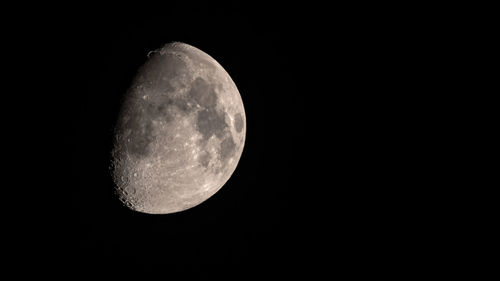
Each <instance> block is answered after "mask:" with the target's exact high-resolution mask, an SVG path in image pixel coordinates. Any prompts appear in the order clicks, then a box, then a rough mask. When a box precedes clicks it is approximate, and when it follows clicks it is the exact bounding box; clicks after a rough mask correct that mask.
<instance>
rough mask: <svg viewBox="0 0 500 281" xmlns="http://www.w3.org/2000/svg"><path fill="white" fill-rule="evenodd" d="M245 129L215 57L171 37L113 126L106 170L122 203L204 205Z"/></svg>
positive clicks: (154, 207)
mask: <svg viewBox="0 0 500 281" xmlns="http://www.w3.org/2000/svg"><path fill="white" fill-rule="evenodd" d="M245 134H246V117H245V110H244V108H243V102H242V100H241V96H240V93H239V92H238V89H237V88H236V85H235V84H234V82H233V80H232V79H231V77H230V76H229V74H228V73H227V72H226V71H225V70H224V68H222V66H221V65H220V64H219V63H218V62H217V61H215V59H213V58H212V57H211V56H209V55H208V54H206V53H204V52H203V51H201V50H199V49H197V48H195V47H193V46H190V45H187V44H184V43H177V42H176V43H170V44H166V45H165V46H163V48H161V49H158V50H156V51H153V52H151V53H150V55H149V58H148V59H147V61H146V63H145V64H144V65H143V66H142V67H141V68H140V69H139V71H138V72H137V75H136V77H135V78H134V80H133V82H132V84H131V86H130V88H129V90H128V91H127V93H126V95H125V97H124V100H123V104H122V108H121V110H120V114H119V116H118V120H117V123H116V127H115V135H114V144H113V150H112V153H111V156H112V176H113V180H114V182H115V186H116V191H117V195H118V197H119V199H120V201H122V202H123V203H124V204H125V205H126V206H128V207H129V208H131V209H132V210H135V211H139V212H143V213H149V214H168V213H174V212H179V211H183V210H186V209H189V208H191V207H194V206H196V205H198V204H200V203H202V202H203V201H205V200H207V199H208V198H210V197H211V196H212V195H213V194H215V193H216V192H217V191H218V190H219V189H220V188H221V187H222V186H223V185H224V184H225V183H226V182H227V181H228V179H229V177H230V176H231V175H232V173H233V172H234V170H235V169H236V166H237V164H238V161H239V159H240V157H241V153H242V151H243V146H244V143H245Z"/></svg>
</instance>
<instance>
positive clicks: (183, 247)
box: [68, 4, 305, 280]
mask: <svg viewBox="0 0 500 281" xmlns="http://www.w3.org/2000/svg"><path fill="white" fill-rule="evenodd" d="M149 9H153V10H156V9H155V7H149ZM246 9H247V8H246V7H244V6H238V5H233V6H224V5H219V6H212V5H209V4H205V5H201V6H192V7H189V6H180V5H179V6H177V5H175V4H173V5H172V6H170V7H164V8H162V10H161V12H159V11H152V12H151V13H148V14H147V15H138V14H139V13H140V12H139V11H137V12H132V13H130V12H127V13H124V14H120V13H118V12H109V13H105V12H103V13H100V12H96V13H90V14H88V15H83V16H79V17H78V19H77V20H75V19H72V22H74V26H71V30H70V32H71V38H75V39H77V41H76V42H74V43H75V45H74V47H72V48H75V52H76V51H78V52H79V53H80V54H82V55H81V56H78V57H75V58H74V59H73V60H72V61H71V63H72V64H74V67H73V68H71V71H74V69H76V71H77V72H76V73H75V75H74V77H73V79H74V80H75V83H77V84H78V85H80V87H78V88H77V89H72V92H71V93H68V94H69V95H71V96H72V98H71V102H72V103H74V106H73V107H72V108H73V109H76V110H72V111H71V113H70V116H71V118H72V120H73V121H71V126H74V127H73V128H71V129H73V130H72V135H71V137H70V139H69V140H70V143H71V144H72V146H73V149H72V150H71V157H72V161H71V165H72V176H73V177H74V181H73V182H72V184H71V185H69V186H68V188H71V189H72V190H71V200H72V201H71V202H72V208H73V209H72V212H73V216H72V221H71V224H72V226H73V227H74V229H73V230H74V232H73V234H74V239H71V240H70V241H71V245H70V247H71V249H72V258H73V259H74V264H72V265H71V266H75V267H76V268H75V270H82V271H86V272H108V273H112V272H114V271H121V270H123V269H125V270H126V271H132V272H137V273H145V274H150V273H158V272H165V278H166V280H169V278H168V277H169V275H170V274H171V276H170V277H172V278H174V277H173V276H183V275H186V276H199V277H205V276H210V275H212V274H213V275H214V276H217V275H218V274H220V273H221V272H222V273H224V274H229V275H230V276H231V274H244V275H252V274H257V275H260V274H263V273H264V272H266V271H269V270H272V271H274V272H275V274H279V272H280V271H282V270H290V269H288V268H286V267H287V263H290V262H291V261H292V259H297V258H299V257H297V256H295V253H294V251H296V250H297V249H298V247H300V246H301V244H302V243H304V241H300V238H299V237H298V236H297V234H298V233H300V232H302V231H303V230H302V229H300V228H301V226H300V224H299V221H298V216H299V213H300V212H301V210H300V209H301V208H300V207H298V206H297V205H296V204H297V202H293V201H292V192H293V189H295V188H297V187H298V186H299V185H300V184H301V181H302V178H301V177H300V174H301V171H300V168H299V167H301V166H302V163H301V153H302V152H301V148H300V147H301V145H302V144H301V143H300V140H301V138H302V136H303V134H304V133H305V132H304V130H305V124H304V123H305V122H304V120H303V119H302V115H303V114H304V110H302V109H301V106H302V105H301V104H300V100H299V99H298V94H299V93H298V88H297V85H296V83H297V80H298V79H300V77H299V72H297V71H296V70H295V68H296V67H297V64H295V62H296V60H300V59H301V57H300V56H299V55H298V54H297V53H296V51H297V49H296V48H294V47H292V48H291V47H290V45H289V44H291V41H290V40H291V39H292V38H291V37H290V36H293V34H292V33H293V31H294V30H293V28H294V26H293V25H291V24H292V23H291V22H288V21H283V19H284V18H285V16H279V15H276V11H267V12H266V10H265V9H262V10H261V9H252V10H246ZM282 11H283V12H286V10H282ZM290 20H291V19H290ZM297 39H298V38H297ZM173 41H180V42H185V43H188V44H191V45H193V46H196V47H198V48H200V49H201V50H203V51H205V52H206V53H208V54H210V55H211V56H212V57H214V58H216V60H217V61H218V62H219V63H220V64H221V65H223V67H224V68H225V69H226V71H227V72H228V73H229V74H230V75H231V77H232V79H233V80H234V82H235V83H236V85H237V86H238V89H239V91H240V93H241V96H242V99H243V102H244V106H245V110H246V114H247V138H246V144H245V149H244V152H243V155H242V157H241V160H240V163H239V165H238V167H237V170H236V171H235V173H234V174H233V176H232V177H231V178H230V180H229V181H228V182H227V184H226V185H225V186H224V187H223V188H222V189H221V190H220V191H219V192H218V193H216V194H215V195H214V196H213V197H211V198H210V199H209V200H207V201H206V202H204V203H203V204H201V205H199V206H197V207H195V208H192V209H190V210H187V211H185V212H181V213H175V214H170V215H146V214H141V213H137V212H133V211H131V210H129V209H127V208H126V207H123V206H122V205H121V203H120V202H119V201H118V200H117V199H116V198H115V197H114V195H113V184H112V180H111V177H110V174H109V170H108V167H109V164H110V163H109V151H110V149H111V139H112V128H113V124H114V122H115V118H116V116H117V112H118V109H119V105H120V103H119V101H120V98H121V97H122V95H123V94H124V93H125V91H126V89H127V87H128V85H129V83H130V81H131V79H132V78H133V76H134V75H135V72H136V70H137V68H138V67H139V66H140V65H141V64H142V63H144V61H145V59H146V54H147V53H148V52H149V51H150V50H154V49H156V48H159V47H161V46H162V45H163V44H165V43H168V42H173ZM298 63H300V62H298ZM76 65H77V66H76ZM75 90H76V91H75ZM302 258H303V257H300V259H302ZM80 266H83V268H84V269H81V268H80ZM122 273H123V272H122ZM177 274H179V275H177ZM236 276H237V275H236ZM172 280H176V279H175V278H174V279H172Z"/></svg>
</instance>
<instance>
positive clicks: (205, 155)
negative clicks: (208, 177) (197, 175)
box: [199, 152, 210, 168]
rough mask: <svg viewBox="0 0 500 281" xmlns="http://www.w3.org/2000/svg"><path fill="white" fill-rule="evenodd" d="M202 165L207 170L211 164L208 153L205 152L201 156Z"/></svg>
mask: <svg viewBox="0 0 500 281" xmlns="http://www.w3.org/2000/svg"><path fill="white" fill-rule="evenodd" d="M199 159H200V160H199V161H200V164H201V165H202V166H203V167H205V168H208V164H210V154H209V153H207V152H203V153H202V154H201V155H200V158H199Z"/></svg>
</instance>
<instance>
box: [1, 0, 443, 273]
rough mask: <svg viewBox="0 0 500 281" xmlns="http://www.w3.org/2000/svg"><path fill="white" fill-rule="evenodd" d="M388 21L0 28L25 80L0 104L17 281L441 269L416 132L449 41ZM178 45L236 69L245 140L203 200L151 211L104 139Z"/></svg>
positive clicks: (172, 7) (94, 14)
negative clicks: (122, 198) (227, 173)
mask: <svg viewBox="0 0 500 281" xmlns="http://www.w3.org/2000/svg"><path fill="white" fill-rule="evenodd" d="M389 8H391V7H385V6H378V5H372V6H367V5H353V7H340V6H326V5H325V6H317V5H314V4H313V3H307V5H305V4H301V3H297V4H291V3H276V4H274V5H269V4H266V5H257V4H245V5H240V4H233V5H224V4H212V3H210V4H208V3H207V4H199V3H197V4H194V3H192V4H179V3H175V2H170V1H167V2H164V3H163V4H162V5H159V6H158V5H156V6H155V5H145V4H144V5H138V4H137V3H132V4H123V3H122V4H120V5H119V6H104V5H89V4H87V5H77V4H75V5H71V6H59V5H52V6H51V5H49V4H43V5H40V6H38V7H37V6H32V5H27V6H26V7H22V8H21V9H20V11H22V12H20V13H19V15H17V14H16V16H15V17H14V19H13V20H5V19H6V18H4V21H6V22H5V24H4V25H3V26H4V27H5V29H7V31H8V32H6V33H5V34H4V36H10V35H12V39H10V37H9V40H4V42H5V43H4V46H6V47H11V48H12V50H11V51H10V52H6V54H8V55H10V59H12V60H14V65H13V66H12V67H10V66H7V65H4V69H6V70H8V71H7V72H8V73H9V74H14V75H13V76H16V77H19V80H15V79H13V80H8V81H7V82H6V84H7V85H8V86H9V87H10V88H11V89H12V90H10V89H9V91H6V94H5V95H3V96H2V99H3V100H2V101H3V102H5V106H4V109H3V110H2V113H4V114H5V113H6V117H5V119H4V120H6V122H4V125H5V131H6V132H8V134H7V136H8V137H5V138H4V139H6V140H12V141H13V142H15V143H16V145H20V146H21V148H19V149H11V147H10V146H4V151H5V154H8V152H11V153H13V154H14V156H15V157H14V158H15V160H17V161H14V162H8V160H4V162H5V163H7V164H8V165H7V166H8V167H9V168H11V169H13V170H16V171H19V173H10V171H8V172H6V174H7V176H14V180H13V181H12V185H11V186H13V188H5V189H4V191H5V192H6V193H7V191H11V190H14V191H17V192H18V193H19V194H16V195H15V196H14V195H13V196H10V195H5V196H4V198H5V199H4V205H5V206H8V208H7V211H6V212H5V213H6V214H7V215H8V217H9V219H11V220H12V221H13V222H14V226H13V227H12V228H7V227H6V228H5V229H6V230H5V233H7V234H9V233H13V236H16V237H14V238H16V239H12V240H11V239H6V241H7V244H12V245H11V246H13V249H14V250H13V251H12V252H13V254H12V255H11V256H12V260H14V261H15V262H18V264H19V265H20V268H19V270H17V271H16V273H34V274H38V273H39V272H40V271H44V272H47V273H49V274H54V273H61V274H64V275H66V274H70V275H66V277H67V276H71V277H73V276H74V275H75V274H77V275H79V276H80V275H82V276H85V277H95V276H105V275H110V276H114V277H117V275H118V276H129V275H132V276H133V275H136V276H140V277H144V276H157V277H158V276H159V277H161V278H162V279H169V278H170V279H173V280H177V279H179V277H183V278H186V279H192V278H191V277H200V278H207V279H213V278H212V277H222V276H229V277H230V278H233V279H237V280H238V279H240V278H239V277H240V276H249V277H253V278H254V279H255V278H262V277H269V276H272V277H276V278H278V277H295V276H299V277H303V278H308V279H311V278H313V277H314V276H315V275H317V276H321V275H322V273H323V272H326V273H327V274H331V275H340V274H341V273H347V274H349V276H352V275H363V274H368V275H370V276H372V275H373V274H377V273H381V274H382V275H383V274H386V273H387V272H392V273H394V274H395V273H396V272H397V270H396V269H406V268H412V267H413V269H415V270H410V271H408V272H417V271H418V270H419V268H423V267H427V268H428V267H429V266H430V267H432V266H437V265H438V264H439V259H440V256H442V255H443V253H444V251H445V249H444V248H439V247H437V248H432V249H430V245H431V243H428V241H430V240H437V241H438V242H441V241H446V239H447V238H446V237H445V236H439V233H438V231H436V229H439V226H440V225H443V222H446V217H445V216H442V217H437V218H436V217H434V219H429V217H430V216H431V215H429V214H430V213H431V212H430V211H428V210H429V209H431V207H432V205H433V204H435V203H439V202H442V201H440V199H439V198H440V197H439V194H437V192H436V191H435V190H436V189H434V188H433V187H434V185H435V184H440V182H437V183H436V182H434V181H432V180H431V179H430V178H426V175H431V176H432V175H435V174H439V173H440V171H442V170H441V167H440V162H439V161H438V162H433V163H434V166H432V165H430V164H429V163H431V162H432V161H431V160H430V159H431V157H430V156H431V155H429V151H430V150H428V149H427V146H429V145H432V144H434V143H435V141H436V138H435V137H433V136H429V137H428V136H427V135H425V134H422V133H420V131H421V130H424V129H425V130H428V128H429V127H426V126H423V125H420V124H421V123H422V120H424V121H425V118H428V117H427V116H429V115H430V114H431V112H432V110H433V108H440V107H439V103H438V102H439V101H438V100H436V98H435V96H436V95H434V91H437V90H441V88H437V90H436V88H433V87H431V85H430V84H426V83H427V82H426V83H424V82H425V81H433V79H434V80H436V79H438V78H436V77H441V76H440V75H441V74H440V71H439V68H434V70H435V71H434V72H432V71H429V69H430V68H429V67H427V66H428V65H431V63H430V62H429V61H428V60H429V59H428V58H429V57H430V56H428V54H429V53H430V54H432V53H434V50H435V49H436V48H437V47H436V46H437V45H436V44H437V43H436V42H438V41H437V40H436V38H440V36H441V35H440V34H444V33H445V32H444V31H445V30H444V29H443V30H442V31H443V32H441V31H440V30H438V31H437V32H436V33H430V32H429V33H427V32H426V31H425V30H423V28H422V22H425V21H426V20H428V19H422V18H421V17H420V14H418V13H417V14H416V15H415V16H414V17H413V18H412V14H411V11H412V9H413V8H408V7H399V8H398V13H392V12H391V10H390V9H389ZM392 8H393V7H392ZM6 11H7V12H6V13H10V10H6ZM432 28H433V29H434V28H435V27H434V26H433V27H432ZM433 36H435V37H433ZM421 37H425V40H421ZM4 38H7V37H4ZM172 41H181V42H185V43H188V44H191V45H193V46H195V47H198V48H200V49H201V50H203V51H204V52H206V53H208V54H209V55H211V56H212V57H214V58H215V59H216V60H217V61H218V62H219V63H220V64H221V65H222V66H223V67H224V68H225V69H226V70H227V72H228V73H229V74H230V76H231V77H232V79H233V80H234V82H235V83H236V85H237V87H238V89H239V91H240V94H241V96H242V99H243V103H244V106H245V110H246V115H247V139H246V144H245V148H244V151H243V155H242V157H241V160H240V162H239V165H238V167H237V169H236V171H235V172H234V174H233V176H232V177H231V178H230V180H229V181H228V182H227V184H226V185H225V186H224V187H223V188H222V189H221V190H220V191H219V192H217V193H216V194H215V195H214V196H213V197H211V198H210V199H209V200H207V201H206V202H204V203H202V204H201V205H199V206H197V207H195V208H192V209H190V210H187V211H185V212H181V213H176V214H169V215H145V214H141V213H137V212H133V211H131V210H129V209H127V208H126V207H124V206H122V205H121V204H120V203H119V201H118V200H117V199H116V198H115V197H114V195H113V184H112V181H111V177H110V173H109V164H110V163H109V152H110V149H111V139H112V130H113V126H114V123H115V121H116V117H117V112H118V109H119V106H120V104H119V101H120V99H121V97H122V95H123V94H124V93H125V91H126V89H127V88H128V86H129V84H130V82H131V79H132V78H133V77H134V75H135V72H136V70H137V68H138V67H139V66H140V65H141V64H142V63H144V61H145V59H146V56H147V54H148V52H149V51H151V50H154V49H157V48H159V47H161V46H162V45H163V44H165V43H168V42H172ZM445 51H446V50H445V49H441V50H439V49H438V51H437V52H438V53H439V54H438V55H441V53H446V52H445ZM423 81H424V82H423ZM13 121H16V122H13ZM12 124H14V126H12ZM438 125H439V124H438ZM11 127H12V128H11ZM442 127H445V126H444V124H443V126H442ZM440 130H442V128H441V127H439V126H437V127H436V128H435V131H436V132H438V131H440ZM10 136H12V137H10ZM442 145H443V146H444V145H445V143H442ZM21 155H22V157H21ZM26 171H30V172H29V173H26ZM27 187H28V188H27ZM27 192H29V194H27ZM11 206H12V207H11ZM28 207H29V208H28ZM25 213H26V214H25ZM422 225H425V226H426V227H420V226H422ZM429 225H430V227H429ZM11 230H16V231H12V232H11ZM17 230H19V231H17ZM436 237H437V238H436ZM18 241H19V242H18ZM436 249H437V251H436ZM440 249H441V250H440ZM9 253H10V252H9ZM419 255H421V256H423V258H422V259H420V256H419ZM26 264H30V267H27V266H26ZM32 264H33V266H31V265H32ZM27 268H28V269H27ZM98 274H104V275H98ZM384 276H385V275H384Z"/></svg>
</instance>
